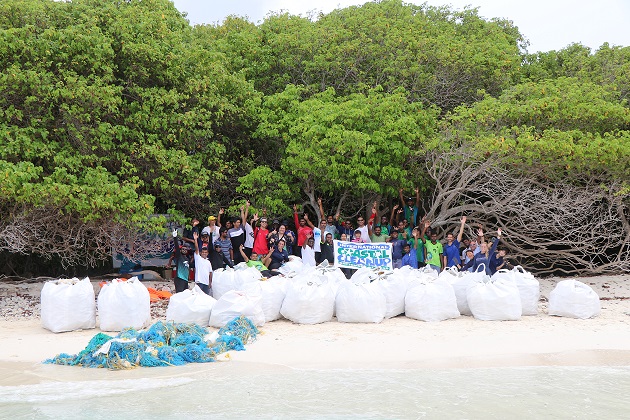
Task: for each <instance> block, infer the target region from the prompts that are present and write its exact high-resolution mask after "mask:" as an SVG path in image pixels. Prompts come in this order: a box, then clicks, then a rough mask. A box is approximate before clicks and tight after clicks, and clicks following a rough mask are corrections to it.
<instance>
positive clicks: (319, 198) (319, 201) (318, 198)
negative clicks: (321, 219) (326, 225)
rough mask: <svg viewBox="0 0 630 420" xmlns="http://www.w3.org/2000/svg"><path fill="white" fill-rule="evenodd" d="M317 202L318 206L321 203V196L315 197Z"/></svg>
mask: <svg viewBox="0 0 630 420" xmlns="http://www.w3.org/2000/svg"><path fill="white" fill-rule="evenodd" d="M317 204H319V205H320V206H321V205H322V198H321V197H317Z"/></svg>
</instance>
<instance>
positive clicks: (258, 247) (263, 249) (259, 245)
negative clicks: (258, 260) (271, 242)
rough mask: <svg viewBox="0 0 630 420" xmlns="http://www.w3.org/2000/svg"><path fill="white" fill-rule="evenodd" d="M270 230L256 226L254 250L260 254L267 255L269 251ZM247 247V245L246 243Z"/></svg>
mask: <svg viewBox="0 0 630 420" xmlns="http://www.w3.org/2000/svg"><path fill="white" fill-rule="evenodd" d="M268 234H269V230H267V229H262V228H256V231H255V232H254V246H253V248H254V252H255V253H256V254H258V255H263V256H264V255H267V254H268V253H269V246H267V235H268ZM245 247H246V248H247V245H245Z"/></svg>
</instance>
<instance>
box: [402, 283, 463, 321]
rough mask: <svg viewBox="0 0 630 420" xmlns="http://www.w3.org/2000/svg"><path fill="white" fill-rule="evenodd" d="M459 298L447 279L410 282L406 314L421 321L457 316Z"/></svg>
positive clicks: (441, 319)
mask: <svg viewBox="0 0 630 420" xmlns="http://www.w3.org/2000/svg"><path fill="white" fill-rule="evenodd" d="M459 315H460V314H459V310H457V299H456V298H455V292H454V291H453V287H452V286H451V285H450V283H449V282H448V281H446V280H445V279H439V278H438V279H436V280H433V281H427V282H422V281H418V280H414V281H413V282H411V283H410V284H409V288H408V289H407V294H406V296H405V316H407V317H409V318H413V319H419V320H420V321H427V322H437V321H444V320H446V319H451V318H457V317H458V316H459Z"/></svg>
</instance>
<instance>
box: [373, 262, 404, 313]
mask: <svg viewBox="0 0 630 420" xmlns="http://www.w3.org/2000/svg"><path fill="white" fill-rule="evenodd" d="M373 284H376V286H377V287H378V288H379V290H380V291H381V293H383V295H384V296H385V303H386V306H385V318H392V317H395V316H397V315H400V314H402V313H404V312H405V295H406V294H407V286H408V285H409V280H408V277H407V276H406V275H405V273H401V272H400V271H398V270H397V269H395V270H394V272H393V273H392V274H390V275H387V276H382V277H380V278H379V279H378V280H377V281H375V282H374V283H373Z"/></svg>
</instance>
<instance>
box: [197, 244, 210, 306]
mask: <svg viewBox="0 0 630 420" xmlns="http://www.w3.org/2000/svg"><path fill="white" fill-rule="evenodd" d="M193 238H194V239H195V255H194V258H195V284H196V285H197V286H199V288H200V289H201V290H203V292H204V293H205V294H207V295H210V296H212V295H211V293H210V288H211V287H212V264H211V263H210V260H209V259H208V253H209V250H208V248H207V247H204V248H201V249H200V248H199V242H198V241H197V239H198V238H199V234H198V233H197V232H195V233H193Z"/></svg>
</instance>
